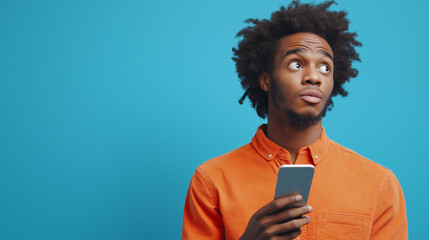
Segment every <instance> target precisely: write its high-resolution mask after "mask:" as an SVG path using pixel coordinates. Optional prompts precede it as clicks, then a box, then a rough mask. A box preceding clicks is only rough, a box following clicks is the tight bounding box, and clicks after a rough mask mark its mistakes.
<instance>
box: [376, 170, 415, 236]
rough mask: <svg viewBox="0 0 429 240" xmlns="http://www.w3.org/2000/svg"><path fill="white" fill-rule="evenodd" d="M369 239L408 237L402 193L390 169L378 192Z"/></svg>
mask: <svg viewBox="0 0 429 240" xmlns="http://www.w3.org/2000/svg"><path fill="white" fill-rule="evenodd" d="M370 239H373V240H376V239H408V227H407V215H406V211H405V199H404V194H403V192H402V189H401V185H400V184H399V182H398V180H397V179H396V177H395V175H394V174H393V173H392V172H391V171H390V170H388V172H387V175H386V177H385V180H384V183H383V187H382V190H381V192H380V194H379V198H378V203H377V208H376V210H375V215H374V222H373V226H372V230H371V238H370Z"/></svg>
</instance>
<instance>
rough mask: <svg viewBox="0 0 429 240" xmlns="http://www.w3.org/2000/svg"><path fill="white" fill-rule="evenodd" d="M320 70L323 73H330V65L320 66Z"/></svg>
mask: <svg viewBox="0 0 429 240" xmlns="http://www.w3.org/2000/svg"><path fill="white" fill-rule="evenodd" d="M318 70H319V71H320V72H321V73H329V67H328V65H322V66H320V67H319V68H318Z"/></svg>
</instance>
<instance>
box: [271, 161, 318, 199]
mask: <svg viewBox="0 0 429 240" xmlns="http://www.w3.org/2000/svg"><path fill="white" fill-rule="evenodd" d="M313 174H314V166H313V165H311V164H298V165H295V164H287V165H282V166H280V168H279V173H278V175H277V184H276V192H275V194H274V199H276V198H279V197H282V196H285V195H291V194H295V193H297V194H301V196H302V201H301V202H302V203H304V204H307V201H308V195H309V193H310V188H311V182H312V181H313Z"/></svg>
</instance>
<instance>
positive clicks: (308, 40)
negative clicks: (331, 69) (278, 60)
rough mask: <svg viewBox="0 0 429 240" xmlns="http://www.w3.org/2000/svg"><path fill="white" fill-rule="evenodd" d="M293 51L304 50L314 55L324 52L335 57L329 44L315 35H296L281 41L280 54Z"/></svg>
mask: <svg viewBox="0 0 429 240" xmlns="http://www.w3.org/2000/svg"><path fill="white" fill-rule="evenodd" d="M293 49H302V50H305V51H309V52H312V53H317V52H319V51H321V50H322V51H326V52H328V53H330V54H331V55H332V56H333V55H334V54H333V52H332V49H331V46H329V43H328V42H327V41H326V40H325V39H323V38H321V37H319V36H318V35H316V34H313V33H295V34H291V35H288V36H286V37H283V38H281V39H280V46H279V53H280V54H282V53H283V52H286V51H289V50H293Z"/></svg>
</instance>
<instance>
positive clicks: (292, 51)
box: [282, 48, 334, 61]
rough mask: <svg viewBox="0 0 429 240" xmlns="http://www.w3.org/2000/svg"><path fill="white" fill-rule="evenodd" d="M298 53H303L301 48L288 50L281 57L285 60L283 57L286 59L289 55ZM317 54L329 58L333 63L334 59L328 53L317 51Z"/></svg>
mask: <svg viewBox="0 0 429 240" xmlns="http://www.w3.org/2000/svg"><path fill="white" fill-rule="evenodd" d="M300 52H305V50H303V49H301V48H295V49H292V50H289V51H287V52H286V53H285V55H283V57H282V59H284V58H285V57H287V56H288V55H291V54H297V53H300ZM317 52H320V53H322V54H323V55H325V56H327V57H328V58H330V59H331V60H332V61H334V57H332V55H331V54H330V53H328V52H327V51H325V50H319V51H317Z"/></svg>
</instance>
